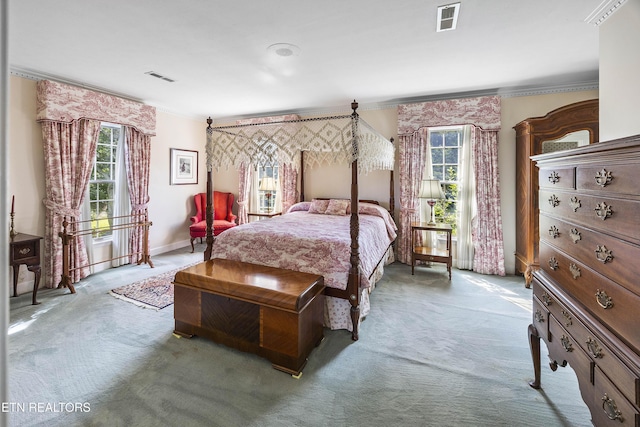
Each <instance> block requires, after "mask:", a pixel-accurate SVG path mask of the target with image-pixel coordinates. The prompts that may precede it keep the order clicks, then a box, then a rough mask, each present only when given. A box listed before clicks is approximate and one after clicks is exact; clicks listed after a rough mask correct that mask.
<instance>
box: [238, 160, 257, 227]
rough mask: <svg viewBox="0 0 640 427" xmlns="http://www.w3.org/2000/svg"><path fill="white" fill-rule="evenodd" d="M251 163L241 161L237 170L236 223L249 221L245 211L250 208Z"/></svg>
mask: <svg viewBox="0 0 640 427" xmlns="http://www.w3.org/2000/svg"><path fill="white" fill-rule="evenodd" d="M253 175H255V174H254V173H253V165H250V164H247V163H242V164H241V165H240V169H239V171H238V181H239V184H238V199H237V202H238V224H244V223H247V222H249V219H248V217H247V213H248V212H249V211H250V210H251V187H253V186H252V185H251V183H252V182H253Z"/></svg>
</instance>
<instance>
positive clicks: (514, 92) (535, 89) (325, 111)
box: [214, 81, 599, 123]
mask: <svg viewBox="0 0 640 427" xmlns="http://www.w3.org/2000/svg"><path fill="white" fill-rule="evenodd" d="M598 88H599V86H598V82H597V81H590V82H581V83H571V84H564V85H554V86H522V87H505V88H497V89H496V88H494V89H483V90H475V91H466V92H454V93H441V94H434V95H423V96H414V97H405V98H394V99H390V100H387V101H379V102H359V106H358V111H369V110H387V109H393V108H397V107H398V105H402V104H417V103H420V102H432V101H445V100H448V99H462V98H475V97H480V96H494V95H498V96H500V97H501V98H516V97H519V96H535V95H551V94H556V93H565V92H579V91H586V90H598ZM343 113H344V114H351V109H350V108H348V107H347V106H345V105H339V106H333V107H323V108H308V109H299V110H279V111H270V112H266V113H260V114H250V115H238V116H224V117H217V118H214V123H230V122H233V121H235V120H242V119H250V118H257V117H268V116H281V115H285V114H298V115H300V116H305V117H308V116H321V115H329V114H343Z"/></svg>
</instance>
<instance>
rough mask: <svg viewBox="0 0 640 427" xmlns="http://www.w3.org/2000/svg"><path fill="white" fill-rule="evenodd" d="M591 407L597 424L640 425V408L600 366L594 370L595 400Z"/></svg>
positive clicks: (594, 422)
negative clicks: (631, 401)
mask: <svg viewBox="0 0 640 427" xmlns="http://www.w3.org/2000/svg"><path fill="white" fill-rule="evenodd" d="M589 407H590V409H591V416H592V417H593V424H594V425H596V426H599V427H600V426H634V427H637V426H640V414H639V413H638V410H637V409H636V408H635V407H634V406H633V405H632V404H631V403H630V402H629V401H627V399H625V398H624V396H623V395H622V394H621V393H620V391H619V390H618V388H617V387H616V386H615V385H614V384H612V383H611V381H609V379H608V378H607V377H606V376H605V375H604V373H603V372H602V371H601V370H600V369H599V368H598V367H596V368H595V371H594V393H593V401H592V403H591V405H589Z"/></svg>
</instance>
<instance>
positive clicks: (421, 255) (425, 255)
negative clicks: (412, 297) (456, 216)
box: [411, 222, 453, 280]
mask: <svg viewBox="0 0 640 427" xmlns="http://www.w3.org/2000/svg"><path fill="white" fill-rule="evenodd" d="M416 231H443V232H445V233H447V248H446V249H444V250H443V249H438V248H430V247H427V246H416V237H415V236H416ZM411 248H412V250H411V274H412V275H413V268H414V266H415V265H416V260H421V261H430V262H442V263H445V264H447V271H448V272H449V280H451V264H452V260H453V257H452V254H451V226H450V225H449V224H434V225H429V224H427V223H426V222H413V223H411Z"/></svg>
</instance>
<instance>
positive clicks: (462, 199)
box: [454, 125, 477, 270]
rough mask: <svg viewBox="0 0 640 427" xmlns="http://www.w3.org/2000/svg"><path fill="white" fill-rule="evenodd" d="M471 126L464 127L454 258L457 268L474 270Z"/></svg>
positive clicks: (474, 200) (473, 183)
mask: <svg viewBox="0 0 640 427" xmlns="http://www.w3.org/2000/svg"><path fill="white" fill-rule="evenodd" d="M472 153H473V150H472V141H471V126H469V125H467V126H464V127H463V137H462V161H461V162H460V166H461V167H460V170H459V171H458V174H459V180H460V183H459V185H458V203H457V205H458V224H457V225H458V236H457V242H456V244H457V250H456V254H455V257H454V261H455V264H456V267H457V268H459V269H462V270H473V218H474V217H475V216H476V210H477V203H476V191H475V188H476V183H475V177H474V169H473V157H472V156H473V154H472Z"/></svg>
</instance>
